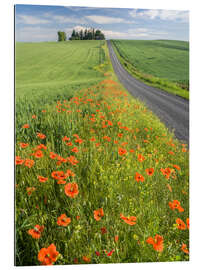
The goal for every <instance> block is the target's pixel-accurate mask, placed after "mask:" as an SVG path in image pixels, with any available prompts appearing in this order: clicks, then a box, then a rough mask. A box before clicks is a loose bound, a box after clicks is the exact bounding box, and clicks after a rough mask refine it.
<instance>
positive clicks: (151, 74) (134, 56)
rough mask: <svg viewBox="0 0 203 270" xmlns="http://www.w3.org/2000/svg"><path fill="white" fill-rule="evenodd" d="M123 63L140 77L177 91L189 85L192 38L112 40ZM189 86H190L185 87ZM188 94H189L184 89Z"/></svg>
mask: <svg viewBox="0 0 203 270" xmlns="http://www.w3.org/2000/svg"><path fill="white" fill-rule="evenodd" d="M112 43H113V45H114V48H116V50H117V52H118V54H119V56H120V58H123V59H122V60H126V63H125V62H124V61H121V62H123V64H124V67H126V68H127V69H128V71H130V72H131V73H132V74H134V75H135V76H137V77H138V78H140V79H142V80H144V81H146V82H148V83H151V84H154V85H155V86H157V87H160V88H163V89H165V88H166V89H167V88H174V91H175V90H176V91H178V89H179V88H181V89H179V90H182V93H184V91H187V90H188V89H189V42H185V41H175V40H113V41H112ZM184 89H187V90H184ZM185 95H187V94H186V93H185Z"/></svg>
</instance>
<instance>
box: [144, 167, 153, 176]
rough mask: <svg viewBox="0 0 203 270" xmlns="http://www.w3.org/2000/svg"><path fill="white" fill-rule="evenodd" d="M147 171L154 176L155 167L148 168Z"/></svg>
mask: <svg viewBox="0 0 203 270" xmlns="http://www.w3.org/2000/svg"><path fill="white" fill-rule="evenodd" d="M145 171H146V173H147V174H148V175H149V176H152V175H153V174H154V169H153V168H149V169H146V170H145Z"/></svg>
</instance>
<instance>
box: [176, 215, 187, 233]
mask: <svg viewBox="0 0 203 270" xmlns="http://www.w3.org/2000/svg"><path fill="white" fill-rule="evenodd" d="M176 224H177V225H178V229H179V230H185V229H186V225H185V223H184V222H183V221H182V219H180V218H177V219H176Z"/></svg>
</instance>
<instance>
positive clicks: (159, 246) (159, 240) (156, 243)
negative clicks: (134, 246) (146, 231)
mask: <svg viewBox="0 0 203 270" xmlns="http://www.w3.org/2000/svg"><path fill="white" fill-rule="evenodd" d="M163 241H164V240H163V237H162V236H160V235H158V234H156V235H155V237H154V239H153V238H152V237H149V238H148V239H147V240H146V242H147V243H148V244H150V245H152V246H153V248H154V250H156V251H159V252H162V251H163V247H164V246H163Z"/></svg>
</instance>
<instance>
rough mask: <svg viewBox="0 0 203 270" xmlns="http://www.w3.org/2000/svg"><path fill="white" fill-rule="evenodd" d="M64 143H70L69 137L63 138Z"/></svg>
mask: <svg viewBox="0 0 203 270" xmlns="http://www.w3.org/2000/svg"><path fill="white" fill-rule="evenodd" d="M62 141H64V142H66V141H70V138H68V137H67V136H65V137H63V139H62Z"/></svg>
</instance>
